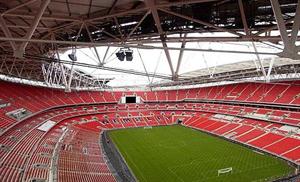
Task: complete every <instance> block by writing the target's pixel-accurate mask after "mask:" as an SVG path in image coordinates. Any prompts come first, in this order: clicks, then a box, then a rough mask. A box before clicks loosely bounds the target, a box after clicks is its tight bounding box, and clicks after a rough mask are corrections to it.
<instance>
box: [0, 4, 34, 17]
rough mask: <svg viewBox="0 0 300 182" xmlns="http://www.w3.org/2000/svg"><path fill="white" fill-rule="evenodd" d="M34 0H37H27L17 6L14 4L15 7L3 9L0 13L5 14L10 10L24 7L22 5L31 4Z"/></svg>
mask: <svg viewBox="0 0 300 182" xmlns="http://www.w3.org/2000/svg"><path fill="white" fill-rule="evenodd" d="M35 1H37V0H29V1H27V2H25V3H22V4H20V5H18V6H15V7H13V8H10V9H8V10H6V11H4V12H3V13H2V16H3V15H5V14H7V13H10V12H12V11H15V10H16V9H19V8H22V7H24V6H27V5H29V4H31V3H34V2H35Z"/></svg>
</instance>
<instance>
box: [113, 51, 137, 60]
mask: <svg viewBox="0 0 300 182" xmlns="http://www.w3.org/2000/svg"><path fill="white" fill-rule="evenodd" d="M116 56H117V58H118V59H119V60H120V61H124V59H125V57H126V61H132V60H133V50H131V49H130V48H121V49H120V50H119V51H118V52H117V53H116Z"/></svg>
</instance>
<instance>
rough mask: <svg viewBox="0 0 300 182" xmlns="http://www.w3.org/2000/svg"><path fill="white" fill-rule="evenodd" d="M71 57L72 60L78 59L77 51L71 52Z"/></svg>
mask: <svg viewBox="0 0 300 182" xmlns="http://www.w3.org/2000/svg"><path fill="white" fill-rule="evenodd" d="M68 56H69V58H70V59H71V60H72V61H77V57H76V53H75V52H72V53H71V54H68Z"/></svg>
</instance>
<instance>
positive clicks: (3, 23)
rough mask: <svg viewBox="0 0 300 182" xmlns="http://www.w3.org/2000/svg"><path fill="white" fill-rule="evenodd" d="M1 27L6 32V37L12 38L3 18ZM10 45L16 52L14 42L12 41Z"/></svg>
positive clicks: (0, 18) (0, 23) (0, 19)
mask: <svg viewBox="0 0 300 182" xmlns="http://www.w3.org/2000/svg"><path fill="white" fill-rule="evenodd" d="M0 25H1V28H2V30H3V32H4V35H5V37H7V38H12V35H11V32H10V31H9V29H8V27H7V25H6V23H5V20H4V18H3V17H2V16H0ZM9 43H10V45H11V47H12V48H13V51H14V52H15V50H16V49H17V45H16V43H15V42H14V41H12V40H10V41H9Z"/></svg>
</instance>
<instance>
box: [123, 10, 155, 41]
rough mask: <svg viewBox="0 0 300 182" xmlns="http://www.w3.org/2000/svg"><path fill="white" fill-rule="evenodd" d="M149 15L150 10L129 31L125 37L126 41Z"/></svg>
mask: <svg viewBox="0 0 300 182" xmlns="http://www.w3.org/2000/svg"><path fill="white" fill-rule="evenodd" d="M149 14H150V10H149V11H147V12H146V14H145V15H144V16H143V17H142V19H141V20H140V21H139V23H138V24H137V25H136V26H135V27H134V28H133V29H132V30H131V31H130V33H129V34H128V35H127V38H126V40H128V39H129V38H130V36H131V35H132V34H133V33H134V32H135V31H136V29H137V28H138V27H139V26H140V25H141V24H142V23H143V21H144V20H145V18H147V16H148V15H149Z"/></svg>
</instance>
